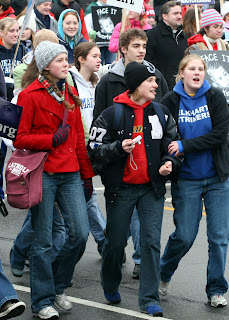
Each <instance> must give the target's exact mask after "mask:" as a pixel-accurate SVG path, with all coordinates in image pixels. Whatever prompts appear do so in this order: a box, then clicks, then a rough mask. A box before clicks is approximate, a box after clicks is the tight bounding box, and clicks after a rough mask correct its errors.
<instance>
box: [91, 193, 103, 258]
mask: <svg viewBox="0 0 229 320" xmlns="http://www.w3.org/2000/svg"><path fill="white" fill-rule="evenodd" d="M87 214H88V220H89V226H90V231H91V233H92V235H93V237H94V239H95V242H96V243H97V244H98V251H99V253H100V254H101V253H102V249H103V243H104V240H105V235H104V229H105V228H106V219H105V218H104V216H103V214H102V212H101V211H100V209H99V207H98V202H97V194H96V192H95V191H93V193H92V196H91V199H90V200H89V201H88V202H87Z"/></svg>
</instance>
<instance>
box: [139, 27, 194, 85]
mask: <svg viewBox="0 0 229 320" xmlns="http://www.w3.org/2000/svg"><path fill="white" fill-rule="evenodd" d="M146 34H147V36H148V41H147V46H146V57H145V59H146V60H147V61H149V62H151V63H152V64H154V66H155V67H156V68H157V69H159V70H160V71H161V73H162V74H163V76H164V77H165V80H166V81H167V84H168V87H169V90H172V89H173V87H174V85H175V75H176V74H177V71H178V66H179V63H180V61H181V60H182V58H183V57H184V51H185V49H186V48H187V46H188V44H187V39H188V37H187V36H186V34H185V33H184V32H183V29H182V27H179V28H178V29H177V33H176V36H174V35H173V31H172V29H171V28H170V27H169V26H167V25H166V24H165V23H164V22H163V21H160V22H159V23H158V24H157V25H156V27H154V28H153V29H150V30H148V31H147V32H146Z"/></svg>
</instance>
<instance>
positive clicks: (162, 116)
mask: <svg viewBox="0 0 229 320" xmlns="http://www.w3.org/2000/svg"><path fill="white" fill-rule="evenodd" d="M152 105H153V107H154V111H155V112H156V114H157V116H158V118H159V120H160V122H161V125H162V128H163V131H165V128H166V120H165V114H164V112H163V111H162V109H161V107H160V105H159V103H157V102H152Z"/></svg>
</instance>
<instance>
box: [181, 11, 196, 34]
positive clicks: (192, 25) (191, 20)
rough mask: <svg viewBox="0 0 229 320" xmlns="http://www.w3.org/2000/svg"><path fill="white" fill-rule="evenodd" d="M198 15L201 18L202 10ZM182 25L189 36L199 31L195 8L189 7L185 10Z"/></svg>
mask: <svg viewBox="0 0 229 320" xmlns="http://www.w3.org/2000/svg"><path fill="white" fill-rule="evenodd" d="M198 15H199V19H200V17H201V12H200V11H199V10H198ZM182 25H183V31H184V33H185V34H186V35H187V36H188V38H190V37H191V36H193V35H194V34H196V33H197V28H196V17H195V9H189V10H187V11H186V12H185V15H184V18H183V23H182Z"/></svg>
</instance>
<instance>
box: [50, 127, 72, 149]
mask: <svg viewBox="0 0 229 320" xmlns="http://www.w3.org/2000/svg"><path fill="white" fill-rule="evenodd" d="M69 131H70V126H69V125H68V124H66V126H65V127H62V124H61V125H60V126H59V128H58V129H57V131H56V132H55V133H54V135H53V138H52V146H53V147H58V146H60V145H61V144H62V143H64V142H65V141H66V140H67V138H68V135H69Z"/></svg>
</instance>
